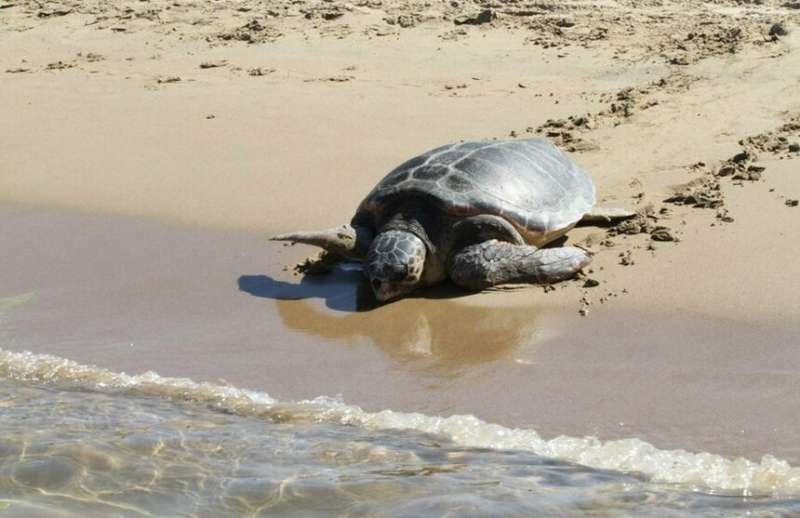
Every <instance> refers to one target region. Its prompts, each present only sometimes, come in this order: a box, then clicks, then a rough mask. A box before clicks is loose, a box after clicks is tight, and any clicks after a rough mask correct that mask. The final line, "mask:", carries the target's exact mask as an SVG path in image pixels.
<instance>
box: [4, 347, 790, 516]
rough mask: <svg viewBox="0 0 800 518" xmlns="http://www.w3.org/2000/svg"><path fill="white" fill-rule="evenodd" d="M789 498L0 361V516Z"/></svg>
mask: <svg viewBox="0 0 800 518" xmlns="http://www.w3.org/2000/svg"><path fill="white" fill-rule="evenodd" d="M609 468H613V469H609ZM748 495H749V496H748ZM796 497H797V498H796ZM798 498H800V470H798V469H796V468H792V467H790V466H788V465H787V464H786V463H784V462H781V461H779V460H777V459H772V458H769V457H768V458H765V459H763V460H762V461H761V462H759V463H755V462H751V461H747V460H744V459H725V458H722V457H719V456H716V455H713V454H708V453H699V454H695V453H687V452H682V451H664V450H658V449H656V448H654V447H653V446H651V445H649V444H647V443H644V442H642V441H638V440H636V439H630V440H626V441H611V442H605V443H604V442H602V441H599V440H597V439H594V438H570V437H561V438H556V439H552V440H549V441H545V440H543V439H541V438H539V436H538V435H537V434H536V432H535V431H533V430H512V429H508V428H504V427H502V426H498V425H492V424H489V423H484V422H482V421H480V420H478V419H476V418H474V417H472V416H453V417H449V418H440V417H433V416H424V415H421V414H403V413H399V412H391V411H385V412H379V413H368V412H364V411H362V410H361V409H359V408H358V407H354V406H350V405H346V404H345V403H343V402H341V401H336V400H331V399H327V398H319V399H316V400H313V401H304V402H296V403H283V402H277V401H275V400H273V399H272V398H270V397H269V396H268V395H266V394H262V393H254V392H249V391H244V390H240V389H236V388H233V387H223V386H217V385H211V384H199V383H194V382H192V381H190V380H183V379H171V378H163V377H159V376H158V375H156V374H152V373H149V374H146V375H142V376H127V375H124V374H119V373H113V372H110V371H106V370H103V369H98V368H94V367H89V366H83V365H78V364H76V363H74V362H70V361H68V360H64V359H60V358H56V357H52V356H44V355H33V354H23V353H14V352H8V351H2V350H0V515H3V516H6V515H8V516H96V515H102V516H284V515H286V516H290V515H294V516H312V515H323V516H330V515H342V516H420V515H445V514H447V515H454V516H471V515H475V516H492V515H497V516H515V515H516V516H532V515H546V516H558V515H565V516H574V515H582V516H586V515H588V516H685V515H691V516H698V515H708V516H737V515H742V516H744V515H747V516H780V515H790V514H796V513H800V499H798Z"/></svg>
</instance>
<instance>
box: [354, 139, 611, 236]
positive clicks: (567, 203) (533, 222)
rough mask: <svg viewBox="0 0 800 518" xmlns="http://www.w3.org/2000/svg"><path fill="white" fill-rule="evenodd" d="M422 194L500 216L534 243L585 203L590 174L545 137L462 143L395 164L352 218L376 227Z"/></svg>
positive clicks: (588, 203)
mask: <svg viewBox="0 0 800 518" xmlns="http://www.w3.org/2000/svg"><path fill="white" fill-rule="evenodd" d="M421 198H422V199H424V203H425V204H426V205H427V204H436V205H437V206H438V207H439V208H440V210H442V211H444V212H446V213H447V214H449V215H451V216H454V217H468V216H474V215H478V214H492V215H497V216H500V217H503V218H505V219H506V220H507V221H508V222H510V223H511V224H512V225H514V227H516V228H517V230H518V231H519V232H520V234H521V235H522V236H523V238H524V239H525V240H526V241H527V242H529V243H531V244H535V245H541V244H543V243H546V242H548V241H551V240H552V239H554V238H556V237H558V236H559V235H561V234H563V233H564V232H566V231H567V230H569V229H570V228H571V227H572V226H573V225H574V224H575V223H577V222H578V220H580V219H581V217H582V216H583V215H584V214H586V213H587V212H589V211H590V210H591V208H592V207H593V206H594V203H595V190H594V184H593V183H592V180H591V178H590V177H589V175H588V174H587V173H586V172H584V171H583V170H582V169H581V168H580V167H578V165H577V164H575V162H573V161H572V160H570V159H569V158H568V157H567V156H566V155H564V154H563V153H562V152H561V151H559V150H558V148H556V147H555V146H553V145H552V144H551V143H550V142H548V141H546V140H544V139H526V140H504V141H497V140H494V141H482V142H461V143H457V144H450V145H447V146H442V147H439V148H436V149H433V150H431V151H428V152H427V153H423V154H422V155H419V156H417V157H414V158H412V159H411V160H408V161H407V162H405V163H403V164H401V165H400V166H398V167H397V168H396V169H394V170H393V171H392V172H390V173H389V174H388V175H386V177H385V178H384V179H383V180H381V181H380V183H378V185H376V186H375V188H374V189H373V190H372V192H370V193H369V194H368V195H367V197H366V198H365V199H364V201H362V202H361V205H360V206H359V208H358V210H357V211H356V216H355V218H354V221H361V222H363V221H365V220H366V221H371V222H372V224H373V225H374V226H376V227H380V226H381V224H382V222H383V221H385V220H386V218H388V217H390V216H391V215H392V214H393V213H394V212H395V211H396V210H397V208H398V207H402V206H403V204H404V203H408V202H410V201H411V200H419V199H421Z"/></svg>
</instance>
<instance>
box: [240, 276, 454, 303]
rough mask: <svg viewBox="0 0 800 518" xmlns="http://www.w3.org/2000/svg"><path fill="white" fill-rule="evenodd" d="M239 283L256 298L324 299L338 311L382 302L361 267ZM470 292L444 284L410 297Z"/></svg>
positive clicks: (247, 278)
mask: <svg viewBox="0 0 800 518" xmlns="http://www.w3.org/2000/svg"><path fill="white" fill-rule="evenodd" d="M237 284H238V286H239V290H240V291H243V292H245V293H249V294H250V295H253V296H254V297H261V298H267V299H274V300H306V299H323V300H324V301H325V306H326V307H328V308H329V309H332V310H335V311H343V312H348V313H352V312H364V311H372V310H374V309H376V308H378V307H379V306H381V305H382V304H381V303H379V302H378V301H376V300H375V295H374V294H373V293H372V290H370V288H369V285H368V284H367V282H366V281H365V279H364V275H363V273H362V272H361V270H360V269H357V268H353V269H345V268H342V267H335V268H334V269H333V271H331V272H330V273H327V274H325V275H303V276H302V277H301V279H300V282H299V283H291V282H286V281H281V280H277V279H273V278H272V277H269V276H268V275H263V274H262V275H242V276H241V277H239V279H238V281H237ZM465 295H468V293H467V292H465V291H464V290H462V289H460V288H458V287H457V286H453V285H452V284H443V285H440V286H434V287H431V288H428V289H424V290H419V291H418V292H415V293H413V294H412V295H411V297H410V298H426V299H443V298H456V297H461V296H465Z"/></svg>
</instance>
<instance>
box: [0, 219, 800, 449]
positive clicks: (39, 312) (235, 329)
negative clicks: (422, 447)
mask: <svg viewBox="0 0 800 518" xmlns="http://www.w3.org/2000/svg"><path fill="white" fill-rule="evenodd" d="M2 216H3V221H4V222H7V223H8V224H7V225H6V226H5V227H4V229H5V231H4V232H3V236H2V240H3V243H2V245H3V248H4V249H8V250H15V253H14V254H12V255H10V256H8V257H6V258H5V259H4V264H3V268H2V269H1V270H0V272H2V273H0V275H1V276H2V277H1V278H0V281H2V286H3V287H4V294H8V295H17V296H21V295H27V296H24V297H21V298H18V300H19V301H20V303H19V304H18V305H16V307H10V308H9V309H7V310H6V311H5V312H4V318H3V320H2V338H3V341H4V344H5V347H6V348H11V349H14V350H30V351H34V352H40V353H51V354H56V355H59V356H63V357H68V358H71V359H74V360H76V361H78V362H80V363H85V364H97V365H99V366H101V367H107V368H111V369H114V370H123V371H126V372H130V373H138V372H142V371H145V370H155V371H156V372H158V373H160V374H162V375H166V376H186V377H190V378H192V379H195V380H198V381H215V382H216V381H219V380H220V379H222V380H225V381H227V382H229V383H233V384H235V385H236V386H239V387H246V388H251V389H257V390H262V391H265V392H268V393H269V394H270V395H271V396H273V397H275V398H278V399H281V400H298V399H305V398H313V397H316V396H319V395H327V396H341V397H342V398H343V399H344V400H345V401H347V402H348V403H353V404H358V405H361V406H363V407H364V408H365V409H366V410H372V411H375V410H381V409H385V408H391V409H393V410H398V411H407V412H411V411H418V412H423V413H426V414H433V415H451V414H463V413H470V414H474V415H476V416H478V417H480V418H482V419H484V420H487V421H490V422H498V423H503V424H506V425H510V426H519V427H526V428H535V429H536V430H537V431H539V432H540V433H541V434H542V435H543V436H544V437H552V436H556V435H559V434H567V435H571V436H583V435H597V436H598V437H601V438H603V439H614V438H628V437H637V438H640V439H642V440H645V441H648V442H651V443H653V444H654V445H656V446H658V447H661V448H684V449H688V450H691V451H711V452H714V453H721V454H726V455H744V456H747V457H750V458H755V459H758V458H760V456H761V455H763V454H767V453H771V454H775V455H778V456H780V457H782V458H786V459H789V460H791V461H793V462H797V461H798V460H800V451H798V449H797V445H796V441H795V440H794V436H793V433H792V430H793V427H794V416H795V415H797V412H798V410H800V397H798V395H797V393H796V391H795V390H794V387H795V386H796V384H795V378H796V376H797V374H796V373H797V372H798V369H800V353H798V351H797V348H796V337H797V332H798V331H800V328H798V326H797V323H796V320H795V321H787V322H783V323H770V324H766V323H759V322H756V321H751V322H747V321H742V320H740V319H739V320H734V319H723V318H709V317H703V316H701V315H698V314H696V313H694V312H692V311H686V310H679V309H676V310H674V311H672V312H670V313H669V314H667V315H664V314H661V313H658V312H651V313H646V312H633V311H631V310H630V309H628V308H626V307H625V305H624V304H607V305H603V308H602V309H598V310H597V311H593V312H592V313H590V315H589V316H588V317H586V318H581V317H579V316H578V315H577V312H575V311H570V312H568V314H565V311H564V310H561V309H559V308H558V307H557V306H556V307H552V305H551V304H550V297H551V296H558V294H557V293H556V294H552V293H551V294H545V293H544V292H543V291H542V290H541V289H540V288H532V289H526V290H521V291H518V292H511V293H503V292H498V293H489V294H483V295H479V296H467V297H464V296H459V295H461V294H460V293H459V292H455V290H453V289H448V288H442V289H440V290H433V291H431V292H425V293H423V294H421V295H420V297H419V298H414V299H409V300H403V301H400V302H397V303H394V304H390V305H387V306H383V307H379V308H375V307H372V306H371V304H370V302H369V300H368V299H366V298H365V297H364V285H363V283H362V282H361V279H360V274H359V273H358V272H346V271H339V272H337V273H335V274H334V275H333V276H331V277H327V278H318V279H312V280H304V281H301V280H299V279H298V278H296V277H294V276H292V275H290V274H289V273H288V272H281V260H282V259H283V260H285V259H287V258H288V257H291V254H288V253H287V252H285V251H284V250H283V249H281V247H277V248H278V249H276V247H275V246H274V244H272V243H268V242H266V241H264V240H261V239H259V238H258V236H256V235H252V234H247V233H242V234H235V233H230V232H219V231H217V232H214V231H203V230H187V229H185V228H179V227H174V226H171V225H165V224H159V223H153V222H141V221H139V222H137V221H131V220H129V219H126V218H120V217H115V218H109V217H105V216H88V215H76V214H66V213H63V212H59V211H42V210H40V209H29V208H20V207H16V208H10V207H5V208H4V209H3V211H2ZM292 252H293V253H294V251H292ZM631 296H633V295H631ZM359 301H360V302H359ZM9 306H10V305H9Z"/></svg>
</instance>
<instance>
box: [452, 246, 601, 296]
mask: <svg viewBox="0 0 800 518" xmlns="http://www.w3.org/2000/svg"><path fill="white" fill-rule="evenodd" d="M590 262H591V258H590V257H589V254H588V253H586V252H585V251H584V250H581V249H580V248H575V247H571V246H565V247H560V248H541V249H540V248H536V247H534V246H529V245H515V244H512V243H508V242H505V241H497V240H494V239H493V240H490V241H484V242H483V243H478V244H476V245H470V246H467V247H464V248H462V249H461V250H459V251H458V252H457V253H456V254H455V255H453V257H452V259H451V260H450V263H449V273H450V278H451V279H452V280H453V282H455V283H456V284H458V285H459V286H461V287H462V288H466V289H469V290H478V291H479V290H483V289H486V288H489V287H492V286H497V285H499V284H511V283H551V282H558V281H563V280H565V279H569V278H570V277H573V276H574V275H575V274H576V273H578V271H580V270H581V268H583V267H585V266H586V265H588V264H589V263H590Z"/></svg>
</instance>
